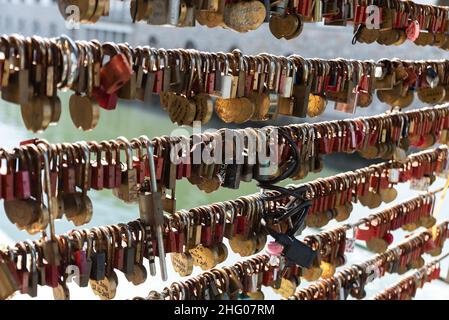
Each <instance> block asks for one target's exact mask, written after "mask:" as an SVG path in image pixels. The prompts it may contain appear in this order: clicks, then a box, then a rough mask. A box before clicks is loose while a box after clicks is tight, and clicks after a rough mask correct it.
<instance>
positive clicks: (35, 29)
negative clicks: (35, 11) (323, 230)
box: [32, 21, 41, 34]
mask: <svg viewBox="0 0 449 320" xmlns="http://www.w3.org/2000/svg"><path fill="white" fill-rule="evenodd" d="M40 28H41V25H40V24H39V22H37V21H33V30H32V31H33V33H34V34H40V33H41V32H40Z"/></svg>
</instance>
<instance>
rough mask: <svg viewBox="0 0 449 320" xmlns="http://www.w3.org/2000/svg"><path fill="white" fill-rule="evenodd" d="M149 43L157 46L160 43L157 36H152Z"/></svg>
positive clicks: (151, 45)
mask: <svg viewBox="0 0 449 320" xmlns="http://www.w3.org/2000/svg"><path fill="white" fill-rule="evenodd" d="M148 44H149V45H150V47H157V44H158V41H157V38H156V37H155V36H150V39H149V40H148Z"/></svg>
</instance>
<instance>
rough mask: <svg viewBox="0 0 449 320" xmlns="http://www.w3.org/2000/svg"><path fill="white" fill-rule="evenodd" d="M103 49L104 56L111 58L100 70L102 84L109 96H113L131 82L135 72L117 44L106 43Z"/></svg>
mask: <svg viewBox="0 0 449 320" xmlns="http://www.w3.org/2000/svg"><path fill="white" fill-rule="evenodd" d="M102 49H103V54H106V55H109V56H110V57H111V58H110V60H109V61H108V62H107V63H106V64H104V65H103V66H102V67H101V69H100V84H101V87H102V88H103V90H104V91H105V92H106V93H107V94H113V93H116V92H117V91H118V90H119V89H120V88H121V87H123V85H124V84H125V83H127V82H128V81H129V79H130V78H131V75H132V72H133V71H132V68H131V65H130V63H129V61H128V60H127V58H126V56H125V55H124V54H123V53H121V52H120V49H119V47H118V46H117V45H116V44H114V43H112V42H106V43H104V44H103V46H102Z"/></svg>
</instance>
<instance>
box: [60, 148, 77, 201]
mask: <svg viewBox="0 0 449 320" xmlns="http://www.w3.org/2000/svg"><path fill="white" fill-rule="evenodd" d="M63 147H66V148H67V149H66V150H67V151H66V156H67V159H65V160H64V159H63V157H62V155H61V156H60V161H61V162H62V163H61V164H60V167H61V168H62V188H63V190H64V192H66V193H74V192H75V191H76V170H75V166H74V161H73V160H74V158H73V150H72V147H71V146H70V145H69V144H63Z"/></svg>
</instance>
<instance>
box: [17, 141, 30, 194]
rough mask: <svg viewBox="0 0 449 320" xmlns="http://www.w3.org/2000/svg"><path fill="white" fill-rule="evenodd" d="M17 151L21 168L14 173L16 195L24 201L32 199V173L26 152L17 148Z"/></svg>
mask: <svg viewBox="0 0 449 320" xmlns="http://www.w3.org/2000/svg"><path fill="white" fill-rule="evenodd" d="M16 151H17V152H16V154H17V156H18V161H19V167H18V170H17V171H16V172H15V173H14V195H15V198H16V199H22V200H24V199H28V198H30V197H31V187H30V171H29V167H28V161H27V159H26V157H25V152H24V150H23V149H21V148H17V149H16Z"/></svg>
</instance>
